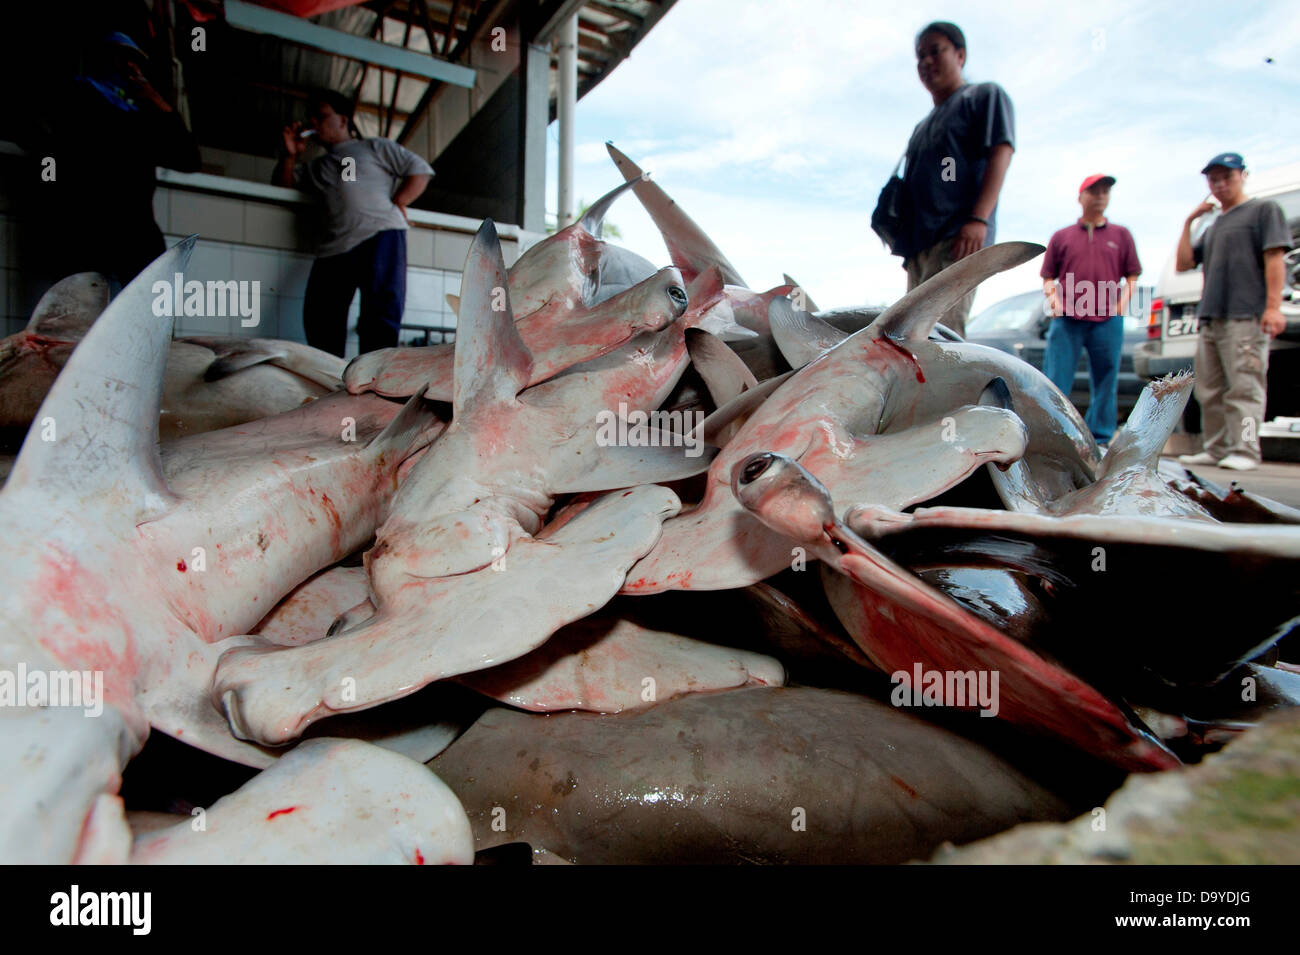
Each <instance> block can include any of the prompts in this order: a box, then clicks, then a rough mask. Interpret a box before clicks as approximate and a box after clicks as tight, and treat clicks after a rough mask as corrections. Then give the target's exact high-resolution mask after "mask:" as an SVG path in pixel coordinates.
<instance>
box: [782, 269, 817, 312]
mask: <svg viewBox="0 0 1300 955" xmlns="http://www.w3.org/2000/svg"><path fill="white" fill-rule="evenodd" d="M781 281H783V282H784V283H785V284H786V285H790V286H793V288H794V289H795V290H797V291H798V293H799V294H800V295H801V296H802V297H803V308H804V311H805V312H820V311H821V309H820V308H818V307H817V303H816V302H814V301H813V300H812V296H811V295H809V294H808V290H807V289H806V288H804V287H803V286H802V285H800V284H799V283H798V282H797V281H795V280H794V279H792V278H790V273H789V272H782V273H781Z"/></svg>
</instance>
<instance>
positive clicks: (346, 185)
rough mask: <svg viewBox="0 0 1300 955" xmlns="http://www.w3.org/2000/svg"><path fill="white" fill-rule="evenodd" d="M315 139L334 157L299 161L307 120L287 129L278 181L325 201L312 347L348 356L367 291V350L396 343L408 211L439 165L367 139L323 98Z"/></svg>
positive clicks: (314, 278)
mask: <svg viewBox="0 0 1300 955" xmlns="http://www.w3.org/2000/svg"><path fill="white" fill-rule="evenodd" d="M309 111H310V113H311V116H312V124H311V126H309V127H307V129H306V132H307V133H314V134H315V136H316V138H317V140H318V141H319V142H320V144H321V145H322V146H324V147H325V153H324V154H323V155H321V156H318V157H316V158H315V159H313V160H312V161H311V162H310V163H306V164H300V163H298V161H297V160H298V157H299V156H301V155H302V153H303V152H304V151H305V150H306V148H307V141H306V139H305V137H304V126H303V124H302V123H294V124H293V125H291V126H286V127H285V128H284V133H283V135H284V148H285V155H284V158H283V159H282V160H281V162H280V164H279V165H278V166H277V167H276V170H275V182H276V183H278V184H279V185H282V186H296V187H297V188H299V189H303V190H305V191H308V192H313V193H315V194H317V195H319V196H320V197H321V199H322V201H323V203H324V206H325V234H324V236H322V239H321V243H320V246H319V248H318V249H317V252H316V256H317V257H316V262H315V263H314V264H313V265H312V270H311V277H310V278H309V279H308V281H307V295H306V299H305V300H304V302H303V330H304V332H305V333H306V336H307V343H308V344H309V345H312V346H314V347H316V348H320V349H323V350H324V351H328V352H331V353H333V354H335V355H338V356H340V357H342V356H343V352H344V348H345V346H346V344H347V318H348V309H349V308H350V307H351V305H352V296H353V295H354V294H356V291H357V289H358V288H360V289H361V314H360V317H359V318H358V319H357V338H358V339H359V340H360V348H361V351H362V352H368V351H374V350H375V349H378V348H391V347H392V346H394V345H396V344H397V338H398V330H399V328H400V326H401V324H402V313H403V311H404V310H405V307H406V229H407V226H408V223H407V219H406V206H407V204H408V203H410V202H411V201H412V200H414V199H415V198H416V197H417V196H419V195H420V193H422V192H423V191H424V190H425V188H426V187H427V186H428V184H429V178H430V177H431V176H432V175H433V169H432V168H431V167H430V166H429V164H428V163H427V162H425V161H424V160H423V159H421V158H420V157H419V156H417V155H416V154H415V153H413V152H411V151H410V150H409V149H407V148H406V147H404V146H399V145H398V144H397V143H395V142H392V141H390V140H387V139H362V138H361V136H360V133H358V132H357V128H356V125H355V124H354V123H353V122H352V106H351V104H350V103H349V102H348V101H347V99H346V98H345V97H343V96H340V95H339V94H337V93H330V92H324V93H320V94H318V95H316V96H314V97H313V98H312V100H311V102H310V103H309Z"/></svg>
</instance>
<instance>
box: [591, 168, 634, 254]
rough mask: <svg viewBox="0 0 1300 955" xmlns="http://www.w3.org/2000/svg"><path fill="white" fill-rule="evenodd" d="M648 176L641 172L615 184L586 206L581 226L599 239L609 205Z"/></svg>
mask: <svg viewBox="0 0 1300 955" xmlns="http://www.w3.org/2000/svg"><path fill="white" fill-rule="evenodd" d="M649 178H650V177H649V176H647V175H646V174H645V173H642V174H641V175H640V176H636V177H633V178H631V179H629V180H628V181H627V182H624V183H622V184H620V185H617V186H615V187H614V188H613V189H611V190H610V191H609V192H607V193H605V194H604V195H603V196H601V197H600V198H599V199H597V200H596V201H595V202H593V203H592V204H591V205H590V206H588V207H587V211H586V212H585V213H584V214H583V216H582V219H581V220H580V221H579V224H580V225H581V226H582V228H584V229H586V230H587V231H588V232H589V233H591V234H592V235H593V236H595V237H596V238H597V239H599V238H600V236H601V232H602V230H603V229H604V226H605V215H606V213H608V212H609V209H610V206H612V205H613V204H614V203H615V202H617V201H618V200H619V199H620V198H621V197H622V196H623V194H624V193H626V192H627V191H628V190H629V189H631V188H632V187H633V186H635V185H636V184H637V183H638V182H641V181H642V180H643V179H646V180H648V179H649Z"/></svg>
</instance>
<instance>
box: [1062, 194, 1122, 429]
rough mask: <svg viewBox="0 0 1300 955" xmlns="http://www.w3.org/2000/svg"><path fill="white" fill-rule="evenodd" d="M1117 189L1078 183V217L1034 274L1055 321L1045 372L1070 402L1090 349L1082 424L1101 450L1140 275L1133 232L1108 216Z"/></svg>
mask: <svg viewBox="0 0 1300 955" xmlns="http://www.w3.org/2000/svg"><path fill="white" fill-rule="evenodd" d="M1114 184H1115V177H1114V176H1089V177H1088V178H1087V179H1085V180H1083V182H1082V183H1081V184H1080V186H1079V205H1080V207H1081V208H1082V211H1083V215H1082V216H1081V217H1080V218H1079V220H1078V221H1077V222H1076V223H1075V224H1074V225H1070V226H1066V227H1065V228H1064V229H1059V230H1057V231H1056V232H1055V233H1053V234H1052V238H1051V239H1050V240H1049V241H1048V243H1047V254H1046V255H1045V256H1044V257H1043V268H1042V271H1041V272H1040V273H1039V274H1040V275H1042V277H1043V294H1044V295H1046V296H1047V305H1048V309H1049V310H1050V311H1051V313H1052V316H1053V319H1052V324H1051V327H1050V328H1048V330H1047V352H1046V355H1045V356H1044V359H1043V371H1044V373H1045V374H1046V375H1047V377H1048V378H1050V379H1052V384H1054V385H1056V387H1057V388H1059V389H1060V390H1061V393H1062V394H1064V395H1065V396H1067V397H1069V394H1070V390H1071V389H1072V388H1073V386H1074V369H1075V367H1076V366H1077V365H1078V364H1079V352H1080V350H1082V349H1087V352H1088V378H1089V386H1090V398H1089V401H1088V413H1087V415H1086V416H1085V420H1086V422H1087V424H1088V429H1089V430H1090V431H1091V432H1092V436H1093V437H1094V438H1096V439H1097V443H1098V444H1100V445H1103V446H1104V445H1108V444H1110V439H1111V438H1112V437H1113V436H1114V434H1115V428H1116V425H1117V424H1118V420H1117V418H1118V413H1117V410H1116V409H1117V405H1118V402H1119V361H1120V350H1121V349H1122V348H1123V345H1124V313H1125V312H1127V311H1128V305H1129V301H1130V300H1131V299H1132V298H1133V292H1134V291H1135V290H1136V288H1137V280H1138V276H1139V275H1141V274H1142V265H1141V263H1139V262H1138V256H1137V247H1136V246H1135V245H1134V243H1133V236H1132V234H1131V233H1130V232H1129V231H1128V229H1126V228H1124V227H1123V226H1122V225H1116V224H1115V223H1113V222H1110V221H1109V220H1107V218H1106V207H1107V205H1109V203H1110V187H1111V186H1113V185H1114ZM1058 282H1060V283H1061V285H1059V286H1058V284H1057V283H1058Z"/></svg>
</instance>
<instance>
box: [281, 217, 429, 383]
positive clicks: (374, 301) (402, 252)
mask: <svg viewBox="0 0 1300 955" xmlns="http://www.w3.org/2000/svg"><path fill="white" fill-rule="evenodd" d="M358 288H360V289H361V314H360V315H359V316H358V318H357V339H358V342H359V345H360V350H361V353H362V354H364V353H366V352H368V351H375V350H376V349H379V348H392V347H394V346H396V345H397V333H398V329H399V328H400V327H401V324H402V312H403V311H404V310H405V308H406V230H405V229H386V230H385V231H383V232H380V233H378V234H376V235H373V236H371V237H370V238H369V239H366V241H364V242H362V243H361V244H360V245H358V246H357V247H356V248H354V249H349V250H348V251H346V252H343V253H341V254H339V255H327V256H325V257H324V258H319V259H317V260H316V261H315V262H314V263H313V264H312V267H311V276H310V277H309V278H308V279H307V295H306V298H305V299H304V300H303V303H302V326H303V331H304V332H305V333H306V336H307V344H308V345H311V346H312V347H313V348H319V349H321V350H322V351H327V352H329V353H330V354H332V355H338V356H339V357H340V358H342V357H343V350H344V346H346V345H347V341H348V310H349V309H350V308H351V307H352V296H353V295H355V294H356V293H357V289H358Z"/></svg>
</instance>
